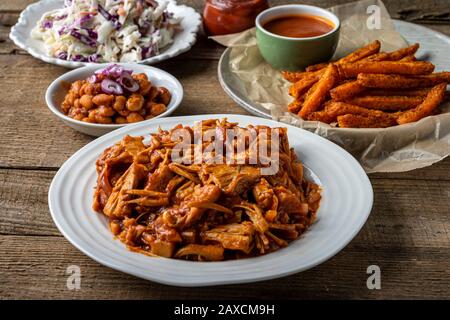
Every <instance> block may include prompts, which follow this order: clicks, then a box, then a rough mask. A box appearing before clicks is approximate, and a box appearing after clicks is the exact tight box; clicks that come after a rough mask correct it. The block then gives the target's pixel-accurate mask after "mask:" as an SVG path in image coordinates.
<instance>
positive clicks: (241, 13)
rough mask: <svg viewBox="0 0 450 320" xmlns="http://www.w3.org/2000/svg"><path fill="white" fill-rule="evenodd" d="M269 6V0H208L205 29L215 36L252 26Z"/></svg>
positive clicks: (205, 11) (204, 21)
mask: <svg viewBox="0 0 450 320" xmlns="http://www.w3.org/2000/svg"><path fill="white" fill-rule="evenodd" d="M268 7H269V3H268V1H267V0H206V5H205V10H204V11H203V24H204V27H205V31H206V33H207V34H208V35H214V36H215V35H224V34H230V33H236V32H241V31H244V30H246V29H249V28H252V27H254V26H255V19H256V16H257V15H258V14H259V13H260V12H261V11H264V10H265V9H267V8H268Z"/></svg>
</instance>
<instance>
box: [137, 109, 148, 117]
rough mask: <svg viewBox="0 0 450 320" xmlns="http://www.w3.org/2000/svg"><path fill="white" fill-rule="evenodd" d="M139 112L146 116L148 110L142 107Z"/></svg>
mask: <svg viewBox="0 0 450 320" xmlns="http://www.w3.org/2000/svg"><path fill="white" fill-rule="evenodd" d="M136 112H137V113H139V114H140V115H141V116H143V117H145V116H146V115H147V110H146V109H145V108H142V109H141V110H139V111H136Z"/></svg>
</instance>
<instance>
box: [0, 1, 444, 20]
mask: <svg viewBox="0 0 450 320" xmlns="http://www.w3.org/2000/svg"><path fill="white" fill-rule="evenodd" d="M33 2H35V0H15V1H2V2H0V12H19V11H21V10H23V9H24V8H25V7H26V6H27V5H28V4H30V3H33ZM347 2H352V0H304V1H302V3H303V4H310V5H316V6H321V7H324V8H326V7H330V6H333V5H337V4H343V3H347ZM178 3H182V4H186V5H189V6H192V7H194V8H195V9H196V10H197V11H199V12H201V11H202V10H203V7H204V1H203V0H178ZM270 3H271V5H273V6H276V5H281V4H289V3H298V2H297V1H292V0H270ZM384 3H385V5H386V7H387V8H388V10H389V12H390V13H391V14H392V15H393V16H394V17H398V18H405V19H408V18H409V19H427V20H430V19H431V20H435V19H441V20H442V19H443V20H446V19H448V18H449V15H450V9H449V6H448V2H447V0H428V1H423V0H384Z"/></svg>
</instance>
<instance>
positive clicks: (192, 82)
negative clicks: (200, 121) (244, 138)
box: [0, 55, 246, 167]
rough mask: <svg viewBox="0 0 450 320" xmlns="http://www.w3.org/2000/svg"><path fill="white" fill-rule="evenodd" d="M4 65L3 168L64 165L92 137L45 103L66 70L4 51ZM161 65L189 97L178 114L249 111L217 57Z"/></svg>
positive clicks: (0, 162) (1, 90)
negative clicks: (227, 85)
mask: <svg viewBox="0 0 450 320" xmlns="http://www.w3.org/2000/svg"><path fill="white" fill-rule="evenodd" d="M0 66H1V67H0V68H1V69H2V71H1V74H0V81H1V82H2V86H1V87H0V95H1V96H2V97H3V99H2V101H1V105H2V106H4V107H3V108H2V111H3V114H2V117H1V118H0V132H1V135H0V136H1V137H0V141H2V140H3V142H0V144H1V145H0V166H3V167H5V166H18V167H29V166H40V167H59V166H60V165H61V164H62V163H63V162H64V161H65V160H66V159H67V158H68V157H69V156H70V155H71V154H73V153H74V152H75V151H76V150H78V149H79V148H80V147H82V146H83V145H85V144H86V143H87V142H89V141H91V140H92V138H91V137H88V136H86V135H83V134H81V133H78V132H76V131H74V130H72V129H70V128H68V127H67V126H66V125H64V124H63V123H62V122H60V121H59V120H58V119H56V118H55V116H54V115H53V114H52V113H51V112H50V111H49V110H48V109H47V107H46V105H45V101H44V94H45V91H46V89H47V87H48V85H49V84H50V83H51V82H52V81H53V79H55V78H57V77H58V76H59V75H61V74H62V73H64V72H66V70H65V69H64V68H61V67H57V66H53V65H49V64H46V63H44V62H41V61H38V60H35V59H34V58H32V57H31V56H25V55H0ZM157 67H159V68H162V69H164V70H167V71H168V72H170V73H172V74H173V75H174V76H175V77H176V78H178V79H179V80H180V81H181V83H182V84H183V86H184V90H185V97H184V100H183V102H182V104H181V106H180V108H179V109H178V110H177V111H176V112H175V113H174V116H180V115H190V114H208V113H223V112H225V111H226V112H227V113H243V114H246V112H245V111H243V109H242V108H240V107H238V106H237V105H236V104H235V103H234V102H233V101H232V100H231V99H230V98H229V97H228V96H227V95H226V94H225V92H223V90H222V89H221V87H220V85H219V82H218V81H217V71H216V68H217V63H216V61H212V60H205V61H203V62H202V63H196V62H194V61H192V62H189V61H186V60H183V62H181V60H180V61H179V63H174V61H173V60H171V61H170V62H164V63H161V64H158V65H157ZM25 97H26V98H25ZM31 129H32V130H31Z"/></svg>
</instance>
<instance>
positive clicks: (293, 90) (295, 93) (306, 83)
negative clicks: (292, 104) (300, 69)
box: [289, 75, 320, 99]
mask: <svg viewBox="0 0 450 320" xmlns="http://www.w3.org/2000/svg"><path fill="white" fill-rule="evenodd" d="M319 79H320V76H317V75H311V76H308V77H305V78H303V79H301V80H299V81H297V82H296V83H294V84H293V85H292V86H291V87H290V88H289V94H290V95H291V96H292V97H294V98H295V99H298V98H300V97H301V96H302V95H304V94H305V93H306V92H308V90H309V89H311V87H312V86H313V85H314V84H316V83H317V81H319Z"/></svg>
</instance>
